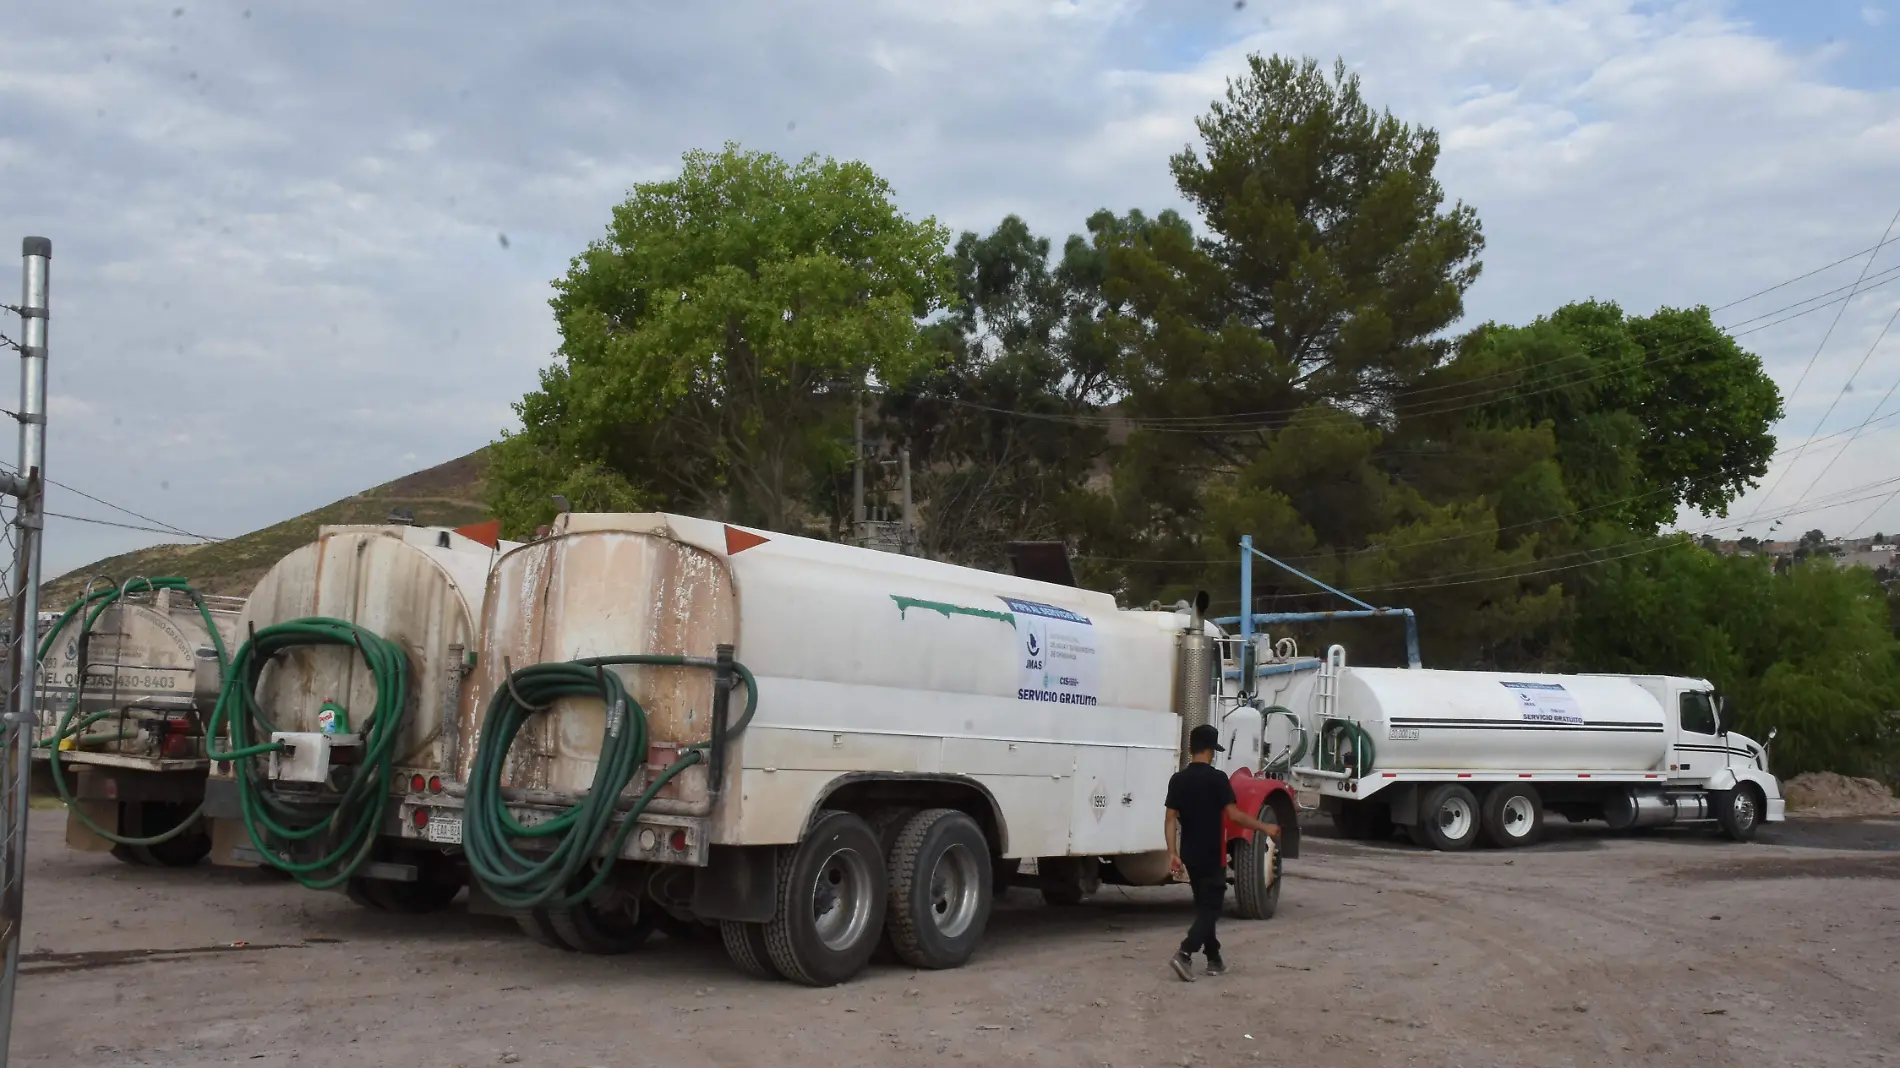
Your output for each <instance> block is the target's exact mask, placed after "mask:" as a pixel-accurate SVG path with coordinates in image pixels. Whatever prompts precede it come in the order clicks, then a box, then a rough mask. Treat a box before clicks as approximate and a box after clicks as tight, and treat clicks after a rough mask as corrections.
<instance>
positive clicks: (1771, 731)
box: [1762, 727, 1781, 745]
mask: <svg viewBox="0 0 1900 1068" xmlns="http://www.w3.org/2000/svg"><path fill="white" fill-rule="evenodd" d="M1780 733H1781V728H1780V727H1770V728H1768V737H1767V738H1764V739H1763V740H1762V744H1763V745H1773V744H1774V741H1775V735H1777V734H1780Z"/></svg>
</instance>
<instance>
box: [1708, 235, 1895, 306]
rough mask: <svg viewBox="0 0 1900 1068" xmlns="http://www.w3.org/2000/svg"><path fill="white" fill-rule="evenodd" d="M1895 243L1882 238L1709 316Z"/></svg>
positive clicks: (1737, 301) (1893, 240) (1892, 240)
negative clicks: (1875, 243) (1873, 244)
mask: <svg viewBox="0 0 1900 1068" xmlns="http://www.w3.org/2000/svg"><path fill="white" fill-rule="evenodd" d="M1895 241H1900V237H1895V238H1883V239H1882V240H1881V242H1880V244H1878V245H1875V246H1874V247H1872V248H1864V249H1861V250H1860V251H1859V252H1850V253H1848V254H1847V255H1845V256H1842V257H1841V258H1840V259H1838V260H1835V261H1834V262H1833V263H1830V264H1828V265H1827V266H1825V267H1816V268H1815V269H1814V270H1812V271H1809V272H1808V273H1806V274H1797V275H1795V276H1794V277H1793V278H1790V279H1788V280H1787V281H1786V282H1776V283H1775V284H1774V285H1772V286H1769V287H1768V288H1767V289H1759V290H1756V291H1755V292H1753V293H1750V294H1749V295H1748V296H1746V297H1739V298H1737V299H1735V300H1731V301H1729V302H1728V303H1727V304H1724V305H1722V306H1721V307H1719V308H1710V309H1709V312H1710V314H1714V313H1715V312H1719V311H1727V310H1728V309H1730V308H1733V307H1734V306H1736V305H1737V304H1746V303H1748V302H1749V301H1751V300H1754V299H1755V298H1756V297H1759V296H1764V295H1766V294H1769V293H1773V292H1774V291H1775V290H1777V289H1780V288H1782V287H1784V286H1791V285H1794V284H1795V283H1796V282H1799V281H1801V280H1802V279H1805V278H1813V277H1814V276H1815V275H1817V274H1820V273H1821V272H1822V271H1831V270H1833V269H1834V268H1836V267H1839V266H1840V265H1841V264H1843V263H1846V262H1847V261H1849V260H1853V259H1859V258H1860V257H1862V256H1865V255H1866V254H1868V253H1869V252H1879V251H1880V250H1881V249H1883V248H1885V247H1887V246H1888V245H1891V244H1893V243H1894V242H1895Z"/></svg>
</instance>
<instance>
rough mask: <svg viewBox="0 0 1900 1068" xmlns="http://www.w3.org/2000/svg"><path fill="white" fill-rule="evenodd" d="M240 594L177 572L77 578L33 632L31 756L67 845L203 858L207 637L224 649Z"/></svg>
mask: <svg viewBox="0 0 1900 1068" xmlns="http://www.w3.org/2000/svg"><path fill="white" fill-rule="evenodd" d="M242 605H243V601H242V600H240V599H239V598H236V597H217V596H206V595H202V594H199V593H198V592H197V591H195V590H192V589H191V588H190V586H189V585H188V584H186V583H185V582H184V580H182V579H177V578H158V579H142V578H138V579H130V580H127V581H126V582H124V583H122V584H119V585H112V584H110V583H106V584H94V585H92V586H89V587H88V588H87V591H86V593H85V595H84V596H82V597H81V598H80V600H79V602H78V604H76V605H74V607H73V608H71V609H69V610H68V611H67V612H65V613H62V614H59V615H56V616H54V617H53V618H54V624H53V626H52V627H50V628H48V629H47V631H46V633H45V634H43V635H42V636H41V638H40V660H39V671H38V679H37V682H36V683H35V686H34V700H35V703H36V705H37V712H38V719H37V723H36V725H35V727H34V741H35V745H34V747H33V758H34V760H35V761H36V763H37V764H38V765H39V766H38V767H36V769H35V770H36V776H37V775H39V774H41V773H43V774H44V777H45V779H46V780H47V782H46V785H47V787H48V788H50V789H51V790H52V791H53V792H56V793H57V794H58V795H59V796H60V797H61V799H62V800H64V801H65V802H66V806H67V815H66V844H67V845H68V846H70V847H72V848H74V849H78V850H82V851H87V852H94V851H97V852H104V851H107V850H110V851H111V853H112V855H113V856H115V857H117V858H119V859H120V860H122V861H125V862H126V863H128V864H143V865H150V866H164V867H184V866H188V865H192V864H196V863H198V861H200V860H202V859H203V858H204V855H205V853H206V852H207V851H209V849H210V847H211V841H210V838H209V837H208V836H207V835H206V833H205V829H204V827H203V826H202V824H201V822H200V815H201V813H200V807H201V805H202V803H203V801H204V788H205V771H206V769H207V768H208V767H209V766H210V761H209V760H208V759H207V757H206V753H205V737H204V725H205V722H206V720H207V719H208V718H209V715H210V711H211V703H212V701H213V700H214V699H215V697H216V694H217V687H218V678H219V674H218V672H219V653H218V650H217V641H222V643H223V644H224V646H225V648H226V649H227V650H228V649H229V647H230V644H231V638H232V634H233V626H234V623H235V620H236V618H237V615H238V610H239V608H241V607H242ZM213 628H215V630H216V638H217V641H214V639H213ZM55 761H57V762H58V763H57V765H55V763H54V762H55Z"/></svg>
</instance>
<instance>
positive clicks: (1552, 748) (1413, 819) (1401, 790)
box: [1255, 646, 1786, 850]
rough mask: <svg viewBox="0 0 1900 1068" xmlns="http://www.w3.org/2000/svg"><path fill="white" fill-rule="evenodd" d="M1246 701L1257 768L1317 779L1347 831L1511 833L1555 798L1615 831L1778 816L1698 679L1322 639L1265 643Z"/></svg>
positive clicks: (1771, 787) (1757, 747) (1559, 808)
mask: <svg viewBox="0 0 1900 1068" xmlns="http://www.w3.org/2000/svg"><path fill="white" fill-rule="evenodd" d="M1283 649H1284V647H1283ZM1255 703H1256V705H1257V706H1258V707H1260V708H1261V709H1262V710H1263V713H1264V714H1265V715H1266V717H1267V723H1268V727H1267V747H1268V755H1267V760H1266V765H1267V767H1268V768H1269V769H1278V770H1280V771H1282V772H1283V773H1284V774H1286V775H1287V777H1288V778H1289V779H1290V780H1291V781H1293V782H1294V783H1297V784H1299V785H1301V786H1302V787H1305V788H1308V789H1310V790H1312V791H1314V792H1315V793H1317V795H1318V796H1319V804H1320V808H1321V809H1322V810H1323V811H1326V812H1328V813H1329V814H1331V816H1332V818H1333V820H1334V823H1335V824H1336V825H1337V826H1338V828H1339V829H1340V831H1341V832H1342V833H1344V834H1345V835H1346V836H1348V837H1355V838H1375V837H1389V836H1390V835H1391V834H1392V833H1393V831H1394V828H1395V827H1397V828H1402V829H1404V830H1405V831H1406V832H1407V833H1409V835H1410V836H1411V837H1412V838H1413V840H1415V841H1416V842H1418V844H1420V845H1425V846H1429V847H1431V848H1434V849H1442V850H1458V849H1466V848H1469V847H1470V846H1471V845H1472V844H1473V843H1474V842H1476V841H1477V840H1478V839H1479V838H1481V837H1482V838H1483V839H1485V840H1487V841H1489V842H1490V843H1491V844H1493V845H1497V846H1521V845H1528V844H1530V843H1532V842H1535V841H1537V839H1538V837H1539V836H1540V835H1541V833H1542V831H1543V824H1544V815H1545V813H1546V812H1556V813H1558V814H1560V815H1562V816H1564V817H1565V818H1566V819H1568V820H1571V821H1573V822H1577V821H1584V820H1603V821H1605V822H1606V823H1607V824H1608V825H1609V826H1610V828H1611V829H1613V830H1625V829H1630V828H1636V827H1654V826H1659V825H1662V824H1667V823H1681V822H1696V821H1703V822H1710V823H1714V824H1716V825H1718V826H1719V827H1720V828H1721V830H1722V832H1723V833H1724V834H1726V835H1727V836H1728V837H1730V838H1733V839H1736V840H1738V841H1746V840H1747V839H1749V838H1750V837H1752V836H1753V835H1754V833H1755V829H1756V827H1757V826H1758V825H1759V823H1760V822H1761V821H1763V820H1768V821H1778V820H1781V819H1784V818H1785V811H1786V802H1785V801H1784V800H1783V799H1782V796H1781V787H1780V785H1779V784H1778V783H1777V782H1776V781H1775V777H1774V776H1773V775H1772V774H1770V773H1769V770H1768V751H1767V746H1766V744H1763V743H1757V742H1755V741H1754V740H1752V739H1750V738H1746V737H1744V736H1742V735H1740V734H1737V733H1735V732H1733V731H1731V730H1730V729H1729V728H1728V725H1727V723H1725V722H1724V719H1723V714H1724V711H1725V709H1724V703H1723V701H1722V699H1721V698H1720V697H1719V696H1717V695H1716V693H1715V691H1714V687H1713V686H1711V685H1710V684H1709V683H1708V682H1707V681H1706V680H1703V679H1692V678H1678V677H1674V676H1664V675H1543V674H1520V673H1513V672H1490V671H1438V670H1426V669H1420V668H1411V669H1403V668H1365V667H1350V666H1348V665H1347V664H1346V652H1345V650H1344V649H1343V648H1342V647H1340V646H1333V647H1331V648H1330V649H1329V650H1328V651H1327V654H1326V656H1325V657H1323V658H1320V659H1311V658H1306V659H1302V658H1299V657H1296V656H1289V655H1281V656H1278V657H1272V656H1269V657H1264V658H1263V666H1262V668H1261V674H1260V683H1259V686H1258V690H1257V694H1256V697H1255ZM1773 738H1774V732H1772V731H1771V732H1769V737H1768V740H1769V741H1772V740H1773Z"/></svg>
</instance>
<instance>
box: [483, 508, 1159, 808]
mask: <svg viewBox="0 0 1900 1068" xmlns="http://www.w3.org/2000/svg"><path fill="white" fill-rule="evenodd" d="M1178 618H1181V617H1176V616H1175V615H1173V614H1171V613H1161V612H1122V611H1118V610H1117V608H1116V605H1115V602H1114V599H1113V598H1112V597H1110V596H1108V595H1106V594H1101V593H1095V592H1092V591H1088V590H1082V589H1077V588H1074V587H1069V586H1059V585H1054V584H1050V583H1043V582H1036V581H1032V580H1029V579H1023V578H1018V577H1015V576H1012V575H1003V574H993V573H989V572H983V571H976V570H973V569H970V568H964V567H957V566H954V565H951V564H945V563H940V562H936V561H931V560H922V559H917V558H914V557H908V556H900V555H897V554H894V553H882V552H875V551H871V550H866V549H860V548H857V547H853V546H848V545H839V544H835V543H831V542H822V541H817V540H814V539H809V538H798V537H791V536H781V535H776V534H769V533H763V532H753V531H748V530H742V529H740V528H737V527H730V526H727V525H724V524H721V523H717V522H711V521H707V520H701V519H692V518H687V517H683V516H675V515H665V514H659V513H641V514H571V515H565V516H562V517H561V518H560V519H558V520H557V521H556V522H555V524H554V526H553V528H552V530H551V532H550V534H549V536H548V537H547V538H546V539H544V540H541V541H537V542H533V543H530V544H528V545H526V546H524V547H522V548H520V549H517V550H515V551H513V552H511V553H509V554H507V555H506V556H504V557H502V559H501V561H500V562H499V563H498V564H497V565H496V568H495V571H494V574H493V575H492V576H491V577H490V580H489V593H488V600H487V607H486V613H485V619H484V624H483V628H484V635H483V650H484V652H483V655H482V659H481V663H480V664H479V665H478V667H477V669H476V676H475V679H474V680H473V683H472V685H471V686H470V687H469V690H470V695H469V697H468V698H467V699H466V700H465V701H464V705H463V707H464V718H463V726H462V730H463V731H464V733H465V734H467V735H468V736H470V737H473V736H474V734H475V732H476V731H478V730H479V727H480V713H481V710H482V708H483V706H484V704H485V702H486V701H487V699H488V697H489V695H491V694H493V693H494V692H495V690H496V689H497V688H498V687H499V686H501V685H502V684H503V680H504V677H505V675H504V665H503V662H502V660H503V657H504V656H505V657H507V658H508V661H509V663H511V664H512V665H513V666H514V667H515V668H521V667H524V666H526V665H529V664H533V663H536V662H540V661H553V660H568V659H573V658H577V657H589V656H605V655H612V654H617V653H675V654H686V655H691V656H702V657H710V656H712V655H713V653H714V650H715V648H716V647H717V646H718V645H719V644H721V643H731V644H733V645H735V646H736V655H737V657H738V659H739V660H740V661H741V662H743V663H744V664H745V665H746V666H747V667H748V668H750V669H751V671H752V672H753V673H754V675H755V676H756V677H757V679H758V682H759V707H758V713H757V718H756V719H755V720H754V722H753V724H752V728H751V732H750V733H749V734H748V735H747V736H745V737H743V738H741V739H739V740H738V741H737V742H736V743H735V750H736V751H735V755H734V758H733V759H731V760H729V761H728V763H727V771H728V774H729V775H735V774H736V773H737V771H736V769H737V768H738V767H739V765H740V763H741V761H742V760H743V759H744V754H745V752H746V748H745V747H746V746H748V745H756V744H761V743H760V739H761V738H762V737H763V736H767V735H771V736H772V738H773V741H772V744H773V745H775V746H780V747H782V750H781V751H782V752H784V754H785V756H784V760H785V761H787V762H793V761H795V762H796V766H799V767H803V768H806V769H810V774H812V775H814V776H819V775H824V776H829V775H831V774H833V773H832V772H830V771H827V770H825V769H829V768H833V767H836V768H838V769H840V770H841V771H842V770H848V769H849V768H851V767H853V766H855V765H857V764H860V763H869V764H871V766H877V767H881V768H882V769H883V770H889V771H894V772H904V771H913V772H923V773H934V772H942V771H948V772H954V771H958V770H962V771H967V772H972V773H980V772H981V771H982V770H983V769H984V768H986V767H988V766H989V765H987V764H983V763H982V762H983V761H989V762H990V764H993V765H994V766H995V768H996V773H999V774H1012V773H1015V772H1010V771H1009V770H1008V769H1009V768H1010V767H1011V766H1012V765H1010V764H1009V761H1011V760H1015V761H1017V762H1018V763H1020V764H1021V767H1022V770H1021V772H1020V773H1021V774H1026V775H1032V776H1036V777H1038V778H1040V779H1043V780H1048V779H1050V778H1051V777H1055V778H1064V777H1067V776H1070V775H1074V774H1077V772H1076V771H1075V768H1074V767H1073V761H1072V759H1070V760H1069V761H1068V762H1066V763H1064V764H1063V765H1062V766H1059V767H1058V766H1055V765H1053V764H1051V765H1049V766H1047V767H1045V766H1043V765H1042V764H1037V763H1033V761H1035V760H1042V759H1044V757H1043V756H1041V755H1037V751H1036V750H1035V747H1033V746H1030V745H1024V746H1022V747H1021V748H1020V749H1017V747H1015V746H1010V747H1008V749H1011V750H1017V751H1016V752H1014V753H1012V752H1009V751H1007V750H1005V749H1004V748H1003V746H1001V745H997V746H995V747H994V750H993V749H992V748H991V747H990V746H989V744H988V743H990V742H992V741H993V740H996V739H1036V738H1050V739H1060V738H1064V737H1068V736H1071V735H1073V734H1074V733H1076V730H1075V728H1074V727H1073V726H1072V725H1073V723H1074V722H1075V721H1076V720H1077V719H1078V718H1080V717H1089V718H1091V719H1092V721H1093V724H1092V725H1091V727H1090V729H1089V731H1088V732H1087V733H1089V734H1091V735H1094V736H1098V737H1099V736H1109V737H1114V738H1115V739H1116V740H1117V742H1118V743H1119V744H1122V745H1126V746H1128V747H1129V749H1130V751H1132V752H1136V753H1137V754H1145V756H1143V757H1141V759H1149V760H1152V761H1154V762H1155V763H1156V765H1157V766H1158V767H1160V768H1162V769H1163V770H1162V773H1161V779H1162V781H1165V779H1166V770H1167V769H1169V768H1171V766H1172V763H1173V759H1174V753H1175V749H1176V746H1177V739H1178V722H1179V721H1178V719H1177V718H1176V717H1175V716H1174V715H1173V714H1172V712H1173V708H1172V705H1171V703H1170V699H1171V696H1172V691H1173V687H1174V664H1173V660H1174V647H1175V634H1176V633H1177V632H1178V631H1179V629H1180V627H1181V626H1182V625H1183V624H1182V622H1177V619H1178ZM616 670H618V671H619V673H620V674H621V675H622V677H623V678H625V679H626V680H627V681H628V689H629V692H630V693H631V695H632V696H633V697H634V698H635V699H636V700H638V701H639V702H640V703H641V704H642V706H643V707H644V708H645V710H646V713H647V716H648V718H649V721H650V723H651V726H652V732H651V739H652V741H653V743H654V744H655V747H656V751H655V753H654V754H653V755H652V756H651V757H650V758H649V760H650V763H653V764H660V765H664V763H666V762H668V761H670V759H671V757H670V756H669V755H668V754H667V752H666V750H667V747H675V746H679V745H684V744H693V743H696V742H700V741H705V740H706V739H707V738H708V737H709V728H710V720H709V716H708V713H709V710H710V708H711V704H712V689H711V685H712V680H711V675H710V672H707V671H703V670H693V669H683V668H619V669H616ZM735 714H736V706H735ZM602 717H603V712H602V709H601V707H600V703H599V702H598V701H578V700H576V701H564V702H561V703H560V704H558V705H556V707H555V710H554V712H553V713H552V714H551V715H549V716H546V717H537V720H535V721H533V722H531V723H530V725H529V727H528V728H527V729H526V730H524V732H523V736H522V738H521V739H520V740H519V741H518V742H517V743H516V745H515V747H514V749H513V751H512V753H513V756H512V758H511V762H510V765H509V776H510V777H509V780H508V782H507V785H510V786H516V787H522V788H527V789H539V790H557V791H563V792H578V791H583V790H585V789H587V788H588V786H589V784H590V783H591V781H592V778H593V769H594V763H595V759H596V755H597V754H598V752H599V747H600V742H601V733H602ZM832 732H836V737H835V738H834V734H833V733H832ZM931 736H934V738H935V739H937V740H936V741H935V742H934V744H931V745H928V746H925V745H922V744H921V743H919V744H917V745H912V744H911V741H909V740H911V739H922V738H925V737H931ZM880 739H883V740H880ZM864 747H877V748H876V751H875V752H872V751H871V750H870V749H865V748H864ZM860 749H863V750H864V751H862V752H860ZM470 756H471V754H470V753H469V752H468V751H467V750H465V751H464V753H463V758H462V763H463V769H464V774H466V772H467V768H468V764H469V760H470ZM1117 756H1118V757H1119V753H1118V754H1117ZM1131 759H1136V758H1134V757H1131ZM702 771H703V769H702V768H698V767H695V768H692V769H690V770H689V771H688V772H687V773H686V774H685V775H683V776H681V778H680V779H678V780H675V783H674V784H670V785H669V786H668V787H667V790H666V792H663V793H662V794H661V795H660V796H661V797H662V798H676V799H678V800H682V801H687V802H691V801H693V800H695V799H696V798H702V797H704V791H705V789H706V783H705V780H704V779H703V778H701V777H699V776H700V775H701V773H702ZM1120 773H1121V769H1120V767H1119V765H1118V766H1117V768H1116V769H1115V774H1116V775H1119V774H1120ZM791 778H792V776H791V775H790V773H789V771H788V772H787V773H786V774H783V775H779V776H778V780H776V781H789V780H790V779H791ZM1144 781H1145V780H1144ZM729 785H730V783H728V784H722V786H729ZM675 786H677V787H678V789H677V790H675V788H674V787H675ZM744 803H745V802H744V799H743V798H733V797H731V796H730V794H728V800H727V802H726V803H723V804H722V805H721V811H720V819H721V820H722V821H725V820H731V819H736V818H738V817H737V815H736V814H737V813H738V812H739V811H740V810H741V809H742V808H743V806H744ZM1155 803H1157V804H1158V803H1159V798H1158V797H1157V798H1156V799H1155ZM1157 826H1158V817H1157Z"/></svg>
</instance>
